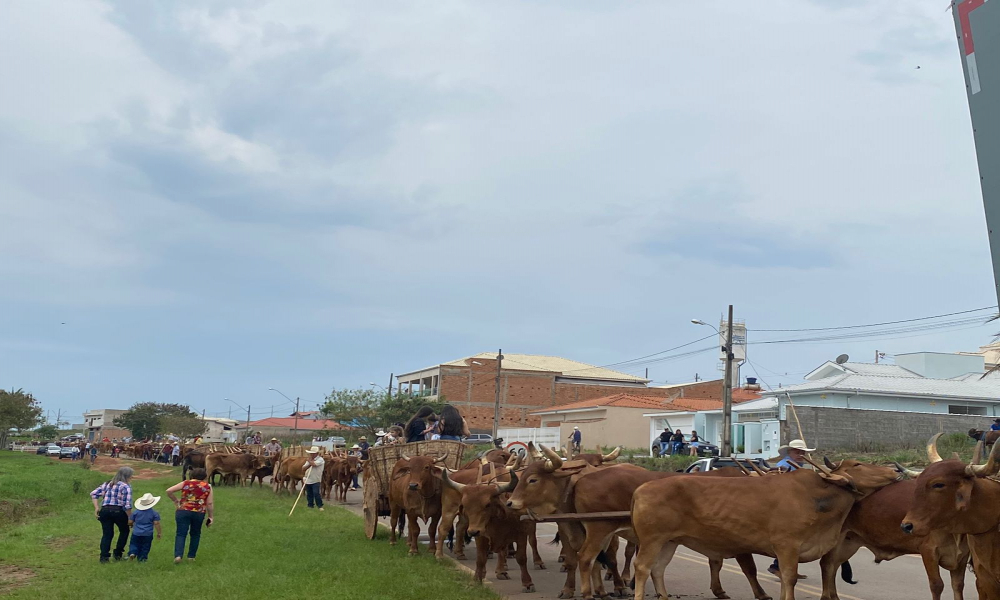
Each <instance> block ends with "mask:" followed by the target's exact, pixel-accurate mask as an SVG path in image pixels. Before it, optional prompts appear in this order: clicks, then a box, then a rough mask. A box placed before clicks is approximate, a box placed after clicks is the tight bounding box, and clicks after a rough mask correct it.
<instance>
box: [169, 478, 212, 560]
mask: <svg viewBox="0 0 1000 600" xmlns="http://www.w3.org/2000/svg"><path fill="white" fill-rule="evenodd" d="M190 474H191V479H187V480H185V481H182V482H180V483H178V484H177V485H174V486H171V487H169V488H167V497H168V498H170V499H171V500H172V501H173V503H174V506H176V507H177V512H176V513H175V514H174V519H175V520H176V521H177V537H175V538H174V564H175V565H176V564H180V562H181V560H182V559H183V557H184V544H185V542H187V537H188V533H190V534H191V545H190V546H189V547H188V555H187V557H188V561H190V562H193V561H194V559H195V556H197V555H198V546H199V544H200V543H201V526H202V525H203V524H204V525H205V526H206V527H210V526H211V525H212V523H214V522H215V494H214V493H213V492H212V486H211V485H209V484H208V482H206V481H205V479H206V478H207V477H208V474H207V473H206V472H205V469H192V470H191V473H190ZM174 492H180V493H181V497H180V499H178V498H177V496H174ZM206 515H208V520H207V521H206V520H205V516H206Z"/></svg>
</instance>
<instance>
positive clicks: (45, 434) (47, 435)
mask: <svg viewBox="0 0 1000 600" xmlns="http://www.w3.org/2000/svg"><path fill="white" fill-rule="evenodd" d="M35 435H36V436H38V437H39V438H40V439H43V440H54V439H56V437H57V436H58V435H59V429H58V428H57V427H56V426H55V425H42V426H41V427H39V428H38V429H36V430H35Z"/></svg>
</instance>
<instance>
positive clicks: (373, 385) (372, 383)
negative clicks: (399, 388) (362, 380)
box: [368, 381, 389, 393]
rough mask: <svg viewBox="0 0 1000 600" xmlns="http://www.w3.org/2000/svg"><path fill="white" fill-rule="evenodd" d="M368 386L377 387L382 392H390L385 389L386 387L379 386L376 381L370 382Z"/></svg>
mask: <svg viewBox="0 0 1000 600" xmlns="http://www.w3.org/2000/svg"><path fill="white" fill-rule="evenodd" d="M368 385H369V386H371V387H377V388H379V389H380V390H382V391H383V392H386V393H389V390H387V389H385V388H384V387H382V386H380V385H379V384H377V383H375V382H374V381H371V382H369V383H368Z"/></svg>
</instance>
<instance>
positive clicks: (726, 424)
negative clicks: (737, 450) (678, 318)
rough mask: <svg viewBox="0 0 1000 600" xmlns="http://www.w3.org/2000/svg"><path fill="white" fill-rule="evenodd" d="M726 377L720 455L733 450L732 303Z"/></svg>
mask: <svg viewBox="0 0 1000 600" xmlns="http://www.w3.org/2000/svg"><path fill="white" fill-rule="evenodd" d="M722 350H723V352H725V353H726V378H725V379H724V380H723V381H722V452H721V453H720V454H721V456H732V452H733V358H734V355H733V305H732V304H730V305H729V321H728V322H727V323H726V345H725V346H724V347H723V348H722Z"/></svg>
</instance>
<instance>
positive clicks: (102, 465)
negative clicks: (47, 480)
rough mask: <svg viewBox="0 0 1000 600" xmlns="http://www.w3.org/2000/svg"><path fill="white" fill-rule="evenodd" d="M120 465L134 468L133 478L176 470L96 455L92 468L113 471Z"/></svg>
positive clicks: (155, 475) (164, 466)
mask: <svg viewBox="0 0 1000 600" xmlns="http://www.w3.org/2000/svg"><path fill="white" fill-rule="evenodd" d="M50 458H51V460H54V461H59V460H60V459H58V458H56V457H54V456H53V457H50ZM63 460H65V459H63ZM84 460H85V459H83V458H81V459H80V460H78V461H75V462H83V461H84ZM88 460H89V459H88ZM120 467H132V468H133V469H135V475H134V476H133V478H134V479H155V478H157V477H163V476H164V475H168V474H170V473H173V472H175V471H176V470H177V469H176V468H174V467H168V466H166V465H161V464H156V463H151V462H147V461H143V460H134V459H131V458H111V457H110V456H98V457H97V461H96V462H95V463H94V466H93V468H94V469H96V470H98V471H100V472H101V473H115V472H117V471H118V469H119V468H120Z"/></svg>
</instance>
